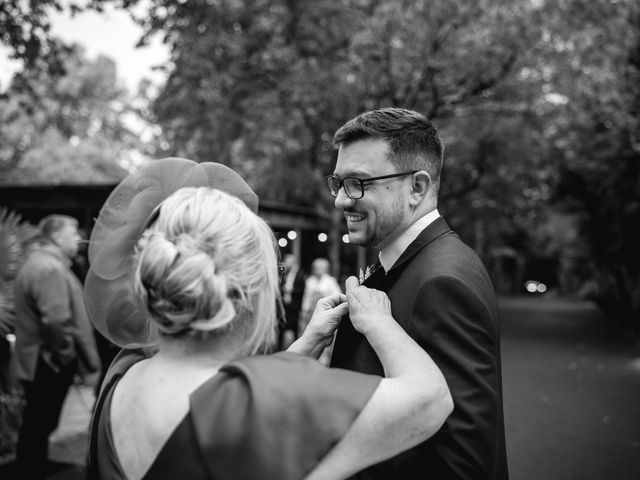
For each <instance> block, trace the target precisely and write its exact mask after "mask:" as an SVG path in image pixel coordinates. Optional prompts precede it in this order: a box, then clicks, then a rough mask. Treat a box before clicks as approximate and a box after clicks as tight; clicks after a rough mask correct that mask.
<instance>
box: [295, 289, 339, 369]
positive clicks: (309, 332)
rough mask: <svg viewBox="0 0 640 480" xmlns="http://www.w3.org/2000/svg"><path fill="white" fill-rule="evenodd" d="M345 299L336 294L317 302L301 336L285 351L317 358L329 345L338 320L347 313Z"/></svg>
mask: <svg viewBox="0 0 640 480" xmlns="http://www.w3.org/2000/svg"><path fill="white" fill-rule="evenodd" d="M346 299H347V297H346V295H344V294H342V293H336V294H333V295H330V296H328V297H324V298H321V299H320V300H318V303H317V304H316V308H315V310H314V311H313V315H312V316H311V320H310V321H309V324H308V325H307V327H306V328H305V330H304V332H302V336H301V337H300V338H299V339H298V340H296V341H295V342H294V343H293V344H292V345H291V346H290V347H289V348H288V349H287V351H288V352H294V353H300V354H302V355H307V356H310V357H313V358H318V357H319V356H320V354H322V352H323V350H324V349H325V348H327V347H328V346H329V345H331V342H332V341H333V334H334V333H335V331H336V329H337V328H338V325H339V324H340V319H341V318H342V317H343V316H344V315H346V314H347V313H348V311H349V309H348V307H347V303H346Z"/></svg>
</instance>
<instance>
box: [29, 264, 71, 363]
mask: <svg viewBox="0 0 640 480" xmlns="http://www.w3.org/2000/svg"><path fill="white" fill-rule="evenodd" d="M33 296H34V299H35V302H36V305H37V307H38V310H39V312H40V315H41V320H42V326H43V332H44V336H45V339H46V343H47V350H48V351H49V352H50V353H51V354H52V355H53V359H54V362H55V363H57V364H62V365H66V364H68V363H69V362H71V360H73V359H74V358H75V348H74V341H73V322H72V310H71V308H72V307H71V297H70V292H69V285H68V283H67V280H66V278H65V275H64V272H63V271H61V270H59V269H56V268H45V269H43V270H42V271H41V272H40V273H39V274H38V276H37V278H36V279H35V281H34V285H33Z"/></svg>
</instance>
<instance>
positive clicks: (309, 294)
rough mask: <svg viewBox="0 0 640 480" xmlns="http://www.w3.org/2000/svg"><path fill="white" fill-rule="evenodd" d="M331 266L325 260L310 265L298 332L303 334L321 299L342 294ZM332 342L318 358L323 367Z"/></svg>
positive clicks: (327, 361)
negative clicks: (332, 274)
mask: <svg viewBox="0 0 640 480" xmlns="http://www.w3.org/2000/svg"><path fill="white" fill-rule="evenodd" d="M330 271H331V264H330V263H329V260H327V259H326V258H316V259H315V260H314V261H313V262H312V263H311V275H309V277H308V278H307V280H306V282H305V285H304V295H303V297H302V314H301V315H300V325H299V327H298V330H299V331H300V332H303V331H304V329H305V328H306V327H307V325H308V323H309V320H310V319H311V315H312V314H313V309H314V308H315V306H316V303H318V300H320V299H321V298H322V297H328V296H329V295H334V294H336V293H342V289H341V288H340V285H338V281H337V280H336V279H335V278H334V277H332V276H331V274H330V273H329V272H330ZM332 349H333V342H331V345H329V346H328V347H327V348H326V349H325V351H324V352H323V353H322V355H321V356H320V358H319V361H320V363H322V364H323V365H328V364H329V359H330V358H331V351H332Z"/></svg>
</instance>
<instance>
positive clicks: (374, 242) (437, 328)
mask: <svg viewBox="0 0 640 480" xmlns="http://www.w3.org/2000/svg"><path fill="white" fill-rule="evenodd" d="M334 141H335V144H336V145H337V146H338V147H339V151H338V159H337V164H336V168H335V172H334V174H333V175H328V176H327V183H328V186H329V190H330V192H331V194H332V195H333V196H334V197H335V206H336V208H338V209H340V210H342V211H343V212H344V216H345V219H346V222H347V228H348V231H349V241H350V243H353V244H355V245H361V246H372V247H375V248H376V249H378V250H379V251H380V252H379V260H380V264H381V266H382V268H378V269H377V270H375V271H374V273H372V274H371V275H370V276H369V277H368V278H367V279H366V280H365V281H364V285H366V286H368V287H370V288H376V289H379V290H382V291H384V292H386V293H387V295H388V296H389V298H390V300H391V306H392V311H393V315H394V317H395V319H396V320H397V321H398V323H399V324H400V325H401V326H402V327H403V328H404V329H405V330H406V331H407V332H408V333H409V334H410V335H411V336H412V337H413V338H414V340H416V342H418V344H420V345H421V346H422V347H423V348H424V349H425V350H426V351H427V352H428V353H429V354H430V355H431V356H432V358H433V359H434V361H435V362H436V364H437V365H438V366H439V367H440V368H441V369H442V372H443V374H444V376H445V378H446V380H447V383H448V385H449V389H450V390H451V395H452V397H453V401H454V411H453V413H452V414H451V416H450V417H449V418H448V419H447V421H446V423H445V424H444V426H443V427H442V429H441V430H440V431H439V432H438V433H436V434H435V435H434V436H433V437H432V438H431V439H429V440H427V441H426V442H424V443H422V444H420V445H418V446H417V447H415V448H413V449H411V450H409V451H408V452H404V453H402V454H400V455H398V456H396V457H394V458H392V459H390V460H388V461H386V462H383V463H381V464H378V465H376V466H374V467H372V468H370V469H367V470H366V471H364V472H361V473H360V474H359V475H358V476H357V478H362V479H403V480H408V479H418V478H420V479H439V480H441V479H470V480H471V479H473V480H481V479H497V480H502V479H507V478H508V473H507V462H506V453H505V441H504V426H503V423H504V422H503V412H502V381H501V368H500V345H499V323H498V310H497V304H496V298H495V293H494V290H493V287H492V285H491V281H490V279H489V276H488V274H487V271H486V270H485V268H484V266H483V265H482V262H481V261H480V259H479V257H478V256H477V255H476V253H475V252H474V251H473V250H472V249H470V248H469V247H468V246H466V245H465V244H464V243H463V242H462V241H461V240H460V238H459V237H458V236H457V235H456V234H455V233H454V232H453V231H452V230H451V229H450V228H449V227H448V225H447V224H446V222H445V221H444V219H443V218H442V217H441V216H440V214H439V213H438V210H437V206H438V190H439V186H440V171H441V169H442V154H443V146H442V142H441V140H440V138H439V136H438V133H437V131H436V130H435V128H434V127H433V126H432V125H431V123H429V122H428V121H427V120H426V118H425V117H424V116H422V115H421V114H419V113H416V112H413V111H409V110H403V109H397V108H386V109H382V110H376V111H371V112H366V113H364V114H362V115H360V116H358V117H356V118H354V119H353V120H351V121H349V122H347V123H346V124H345V125H343V126H342V127H341V128H340V129H339V130H338V131H337V132H336V134H335V137H334ZM331 366H332V367H339V368H348V369H351V370H357V371H360V372H365V373H375V374H379V375H383V374H384V372H383V370H382V367H381V365H380V362H379V361H378V359H377V357H376V356H375V354H374V352H373V350H372V349H371V347H370V346H369V344H368V343H367V341H366V340H365V338H364V337H363V336H361V335H360V334H358V333H357V332H356V331H355V329H354V328H353V326H352V325H351V323H350V322H349V321H348V320H345V319H343V321H342V322H341V324H340V328H339V329H338V333H337V338H336V342H335V347H334V352H333V357H332V361H331Z"/></svg>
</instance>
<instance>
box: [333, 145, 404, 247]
mask: <svg viewBox="0 0 640 480" xmlns="http://www.w3.org/2000/svg"><path fill="white" fill-rule="evenodd" d="M387 152H388V145H387V143H386V142H385V141H384V140H380V139H366V140H359V141H357V142H354V143H351V144H349V145H347V146H344V145H343V146H341V147H340V150H339V151H338V161H337V163H336V168H335V172H334V173H335V175H338V176H339V177H340V178H345V177H357V178H361V179H363V180H364V179H366V178H371V177H378V176H382V175H390V174H393V173H398V169H397V167H395V166H394V165H393V164H392V163H391V161H390V160H388V158H387ZM410 178H411V177H410V176H405V177H396V178H389V179H384V180H376V181H374V182H371V183H367V184H365V185H364V196H363V197H362V198H360V199H358V200H354V199H352V198H349V197H348V196H347V194H346V193H345V191H344V188H341V189H340V191H339V192H338V196H337V197H336V198H335V206H336V208H338V209H340V210H342V211H343V213H344V216H345V219H346V221H347V228H348V230H349V241H350V242H351V243H353V244H354V245H361V246H365V245H366V246H372V247H375V248H378V249H382V248H384V247H385V246H386V245H388V244H389V242H390V241H391V240H393V239H394V238H395V237H396V236H397V235H398V234H399V233H401V232H402V231H404V230H405V229H406V228H407V227H408V226H409V224H410V216H411V210H410V208H409V193H410V191H411V181H410Z"/></svg>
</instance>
